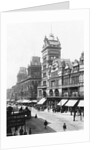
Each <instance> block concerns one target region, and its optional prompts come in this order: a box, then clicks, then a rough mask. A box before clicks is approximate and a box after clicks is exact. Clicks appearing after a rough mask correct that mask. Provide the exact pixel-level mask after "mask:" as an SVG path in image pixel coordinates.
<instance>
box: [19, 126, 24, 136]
mask: <svg viewBox="0 0 100 150" xmlns="http://www.w3.org/2000/svg"><path fill="white" fill-rule="evenodd" d="M23 132H24V131H23V128H22V126H21V129H20V130H19V133H20V135H23Z"/></svg>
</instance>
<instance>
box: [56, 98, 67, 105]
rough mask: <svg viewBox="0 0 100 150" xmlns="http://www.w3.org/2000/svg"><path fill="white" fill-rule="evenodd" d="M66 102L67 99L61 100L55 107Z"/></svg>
mask: <svg viewBox="0 0 100 150" xmlns="http://www.w3.org/2000/svg"><path fill="white" fill-rule="evenodd" d="M67 101H68V100H67V99H62V100H61V101H60V102H59V103H58V104H57V105H58V106H63V105H64V104H65V103H66V102H67Z"/></svg>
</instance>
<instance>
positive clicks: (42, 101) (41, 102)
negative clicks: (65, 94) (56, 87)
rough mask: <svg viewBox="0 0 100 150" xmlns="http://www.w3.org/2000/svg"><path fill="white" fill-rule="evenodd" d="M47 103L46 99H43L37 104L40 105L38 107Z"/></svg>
mask: <svg viewBox="0 0 100 150" xmlns="http://www.w3.org/2000/svg"><path fill="white" fill-rule="evenodd" d="M45 101H46V99H45V98H42V99H41V100H40V101H39V102H38V103H37V104H38V105H41V104H43V103H44V102H45Z"/></svg>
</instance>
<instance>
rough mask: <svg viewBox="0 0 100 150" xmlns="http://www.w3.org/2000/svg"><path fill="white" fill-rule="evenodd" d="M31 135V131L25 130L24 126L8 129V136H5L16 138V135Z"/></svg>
mask: <svg viewBox="0 0 100 150" xmlns="http://www.w3.org/2000/svg"><path fill="white" fill-rule="evenodd" d="M29 134H32V129H31V128H29V129H28V130H27V129H26V127H25V126H21V127H17V126H15V127H14V128H10V131H9V134H8V135H7V136H17V135H29Z"/></svg>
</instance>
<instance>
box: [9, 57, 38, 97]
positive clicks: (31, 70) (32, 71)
mask: <svg viewBox="0 0 100 150" xmlns="http://www.w3.org/2000/svg"><path fill="white" fill-rule="evenodd" d="M40 82H41V63H40V57H32V60H31V62H30V65H29V66H28V68H27V69H26V68H24V67H21V68H20V70H19V72H18V75H17V83H16V85H15V86H13V87H12V90H11V93H12V94H11V99H12V98H14V99H16V100H17V99H30V100H33V99H36V98H37V86H38V85H39V84H40Z"/></svg>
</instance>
